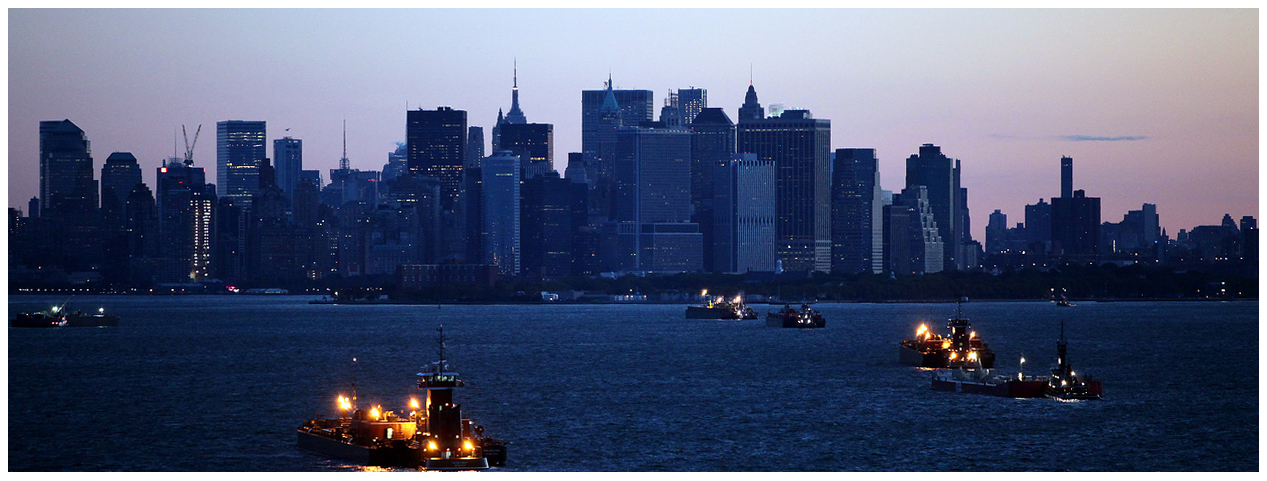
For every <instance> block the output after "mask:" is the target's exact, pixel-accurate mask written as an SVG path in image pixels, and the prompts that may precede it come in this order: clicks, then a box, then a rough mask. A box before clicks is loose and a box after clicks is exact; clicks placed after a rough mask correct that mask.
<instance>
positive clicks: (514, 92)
mask: <svg viewBox="0 0 1267 481" xmlns="http://www.w3.org/2000/svg"><path fill="white" fill-rule="evenodd" d="M511 85H512V86H511V90H510V112H508V113H507V114H506V115H505V116H503V115H502V110H501V109H497V122H496V123H494V124H493V144H492V145H493V150H499V149H500V148H499V147H498V146H499V145H501V140H502V126H503V125H506V124H526V123H528V118H527V117H525V116H524V111H523V110H521V109H520V108H519V61H518V60H516V61H515V74H514V80H513V83H512V84H511ZM481 158H483V157H481Z"/></svg>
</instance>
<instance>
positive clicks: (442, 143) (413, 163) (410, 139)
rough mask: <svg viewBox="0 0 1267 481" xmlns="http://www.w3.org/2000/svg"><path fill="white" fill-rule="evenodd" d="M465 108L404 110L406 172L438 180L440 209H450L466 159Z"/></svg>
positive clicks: (458, 189) (457, 198)
mask: <svg viewBox="0 0 1267 481" xmlns="http://www.w3.org/2000/svg"><path fill="white" fill-rule="evenodd" d="M466 134H467V125H466V111H465V110H454V109H453V108H451V107H438V108H436V110H423V109H418V110H410V111H408V112H406V124H405V137H406V142H407V144H408V149H409V150H408V152H409V159H408V161H409V171H410V172H412V173H414V174H418V175H423V176H427V177H435V178H437V179H440V195H441V199H442V202H441V209H442V210H445V211H453V210H454V209H455V208H456V206H457V203H458V200H459V196H460V194H461V182H462V164H463V162H464V161H465V159H466Z"/></svg>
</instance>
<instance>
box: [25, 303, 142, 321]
mask: <svg viewBox="0 0 1267 481" xmlns="http://www.w3.org/2000/svg"><path fill="white" fill-rule="evenodd" d="M68 302H70V301H69V300H67V301H66V302H63V303H62V305H60V306H53V307H51V308H49V310H47V311H40V312H23V313H20V314H18V315H17V318H15V319H13V320H12V321H9V326H11V327H105V326H117V325H119V316H115V315H109V314H106V309H105V308H104V307H103V308H99V309H97V313H96V314H85V313H84V312H82V311H75V312H71V313H67V312H66V303H68Z"/></svg>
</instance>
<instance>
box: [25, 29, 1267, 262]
mask: <svg viewBox="0 0 1267 481" xmlns="http://www.w3.org/2000/svg"><path fill="white" fill-rule="evenodd" d="M7 15H8V22H7V25H8V43H9V48H8V65H9V76H8V86H9V88H8V92H7V94H8V100H9V117H8V159H7V160H8V164H9V166H8V174H9V182H8V183H7V184H8V185H7V189H8V198H9V206H10V207H16V208H20V209H22V210H23V211H25V210H26V207H27V201H29V200H30V199H31V198H32V197H35V196H38V194H39V192H38V181H39V160H38V159H39V142H38V139H39V122H40V121H42V120H61V119H70V120H71V121H72V122H74V123H75V124H76V125H78V126H79V127H80V128H81V129H83V130H84V131H85V132H86V134H87V136H88V139H89V141H90V142H91V148H92V156H93V160H94V168H95V170H96V172H97V174H96V176H97V177H98V178H100V168H101V165H102V164H103V163H104V162H105V159H106V157H108V156H109V155H110V153H111V152H117V151H122V152H131V153H132V154H133V155H135V156H136V157H137V159H138V160H139V162H140V164H141V167H142V171H143V175H142V180H143V181H145V182H146V183H147V184H149V185H150V186H151V188H152V187H153V185H154V177H155V170H156V168H157V167H158V166H159V165H160V163H161V162H162V160H163V159H165V158H167V157H170V156H172V155H173V153H174V152H181V153H183V152H184V150H185V146H184V145H185V144H184V140H183V138H182V137H181V134H180V130H181V127H182V126H183V127H184V128H185V129H186V130H187V131H188V135H189V140H190V141H193V140H194V139H193V137H194V132H195V130H196V129H197V128H198V126H199V125H201V130H202V132H201V134H200V135H199V136H198V138H197V142H196V144H195V147H194V163H195V166H200V167H205V168H206V169H207V178H208V179H209V180H210V179H214V178H215V170H216V169H215V155H216V152H215V148H216V146H215V123H216V122H217V121H221V120H264V121H266V122H267V138H268V149H267V150H268V155H269V156H270V157H271V156H272V155H273V152H272V150H273V149H272V141H273V139H278V138H281V137H283V136H286V135H289V136H292V137H295V138H298V139H302V140H303V159H304V168H305V169H320V170H322V172H323V173H322V176H323V178H324V179H325V180H326V181H327V182H328V181H329V173H328V170H329V169H333V168H337V167H338V159H339V158H340V157H341V156H342V149H343V144H342V127H343V122H344V121H345V120H346V122H347V157H348V159H350V165H351V167H352V168H355V169H361V170H381V169H382V168H383V165H384V164H385V163H386V162H387V154H388V153H389V152H391V151H393V150H395V147H396V143H397V142H403V141H404V140H405V112H406V110H413V109H418V108H425V109H435V108H436V107H437V106H442V105H443V106H451V107H453V108H455V109H460V110H465V111H467V113H468V114H467V115H468V124H469V125H473V126H482V127H484V131H485V139H486V143H487V141H488V139H491V128H492V127H493V125H494V123H495V121H496V118H497V111H498V109H502V110H509V109H510V101H511V84H512V76H513V74H514V66H515V65H516V64H517V65H518V83H519V92H520V94H519V95H520V106H521V108H522V110H523V112H524V113H525V115H526V116H527V119H528V121H529V122H536V123H550V124H554V140H555V146H554V160H555V168H556V169H558V170H559V171H560V173H562V171H563V169H564V168H565V167H566V163H567V153H568V152H579V151H580V150H581V140H580V139H581V125H580V123H581V91H582V90H597V89H602V88H604V82H605V81H606V80H607V77H608V75H609V74H610V75H611V78H612V79H613V81H614V84H615V87H616V88H622V89H646V90H652V91H653V92H654V93H655V102H656V113H657V116H658V114H659V106H661V105H663V101H664V98H665V97H666V96H667V93H668V91H669V90H671V89H680V88H691V87H695V88H704V89H707V90H708V105H709V106H710V107H721V108H724V109H725V110H726V113H727V115H728V116H730V118H731V119H732V120H736V119H737V110H738V108H739V106H740V105H741V104H742V103H743V96H744V93H745V92H746V91H747V88H748V84H749V82H751V83H752V85H753V86H754V87H755V89H756V92H757V95H758V98H759V101H760V102H761V104H762V105H763V106H765V107H767V109H768V108H769V107H770V105H771V104H773V103H781V104H783V105H784V106H785V108H789V109H791V108H800V109H807V110H809V111H810V112H811V113H812V114H813V116H814V117H815V118H824V119H830V120H831V126H832V133H831V147H832V149H837V148H874V149H876V153H877V156H878V157H879V159H880V173H881V174H880V175H881V185H882V188H884V189H885V190H892V191H900V190H901V189H902V188H903V187H904V186H905V161H906V158H907V157H909V156H911V155H912V154H915V153H917V152H918V150H919V146H920V145H921V144H925V143H932V144H935V145H938V146H940V147H941V149H942V152H943V153H944V154H946V155H947V156H949V157H951V158H955V159H959V160H960V161H961V162H962V185H963V186H964V187H967V188H968V203H969V209H970V212H971V215H972V221H971V222H972V235H973V237H974V238H975V239H977V240H979V241H981V242H982V243H984V241H985V226H986V223H987V222H988V216H989V214H990V213H991V212H993V211H994V210H995V209H999V210H1001V211H1002V212H1003V213H1004V214H1007V215H1008V224H1009V225H1010V226H1014V225H1015V224H1016V223H1018V222H1024V206H1025V205H1026V204H1033V203H1036V202H1037V201H1038V200H1039V199H1040V198H1041V199H1046V200H1047V201H1048V202H1050V198H1051V197H1053V196H1058V195H1059V194H1060V158H1061V157H1062V156H1069V157H1072V158H1073V159H1074V188H1075V189H1083V190H1085V191H1086V195H1087V196H1089V197H1099V198H1100V199H1101V219H1102V220H1103V221H1108V222H1119V221H1121V220H1122V217H1123V216H1124V215H1125V214H1126V212H1127V211H1128V210H1138V209H1140V207H1141V206H1142V205H1143V204H1144V203H1151V204H1156V205H1157V212H1158V214H1159V215H1160V221H1161V225H1162V226H1163V227H1165V228H1167V230H1168V233H1169V235H1170V236H1171V238H1174V236H1175V234H1176V233H1177V232H1178V231H1179V229H1191V228H1192V227H1194V226H1197V225H1209V224H1218V223H1219V222H1220V220H1221V219H1222V217H1223V214H1224V213H1228V214H1231V215H1232V217H1233V218H1234V219H1237V220H1238V221H1239V219H1240V218H1241V216H1245V215H1250V216H1254V217H1255V218H1257V217H1258V191H1259V181H1258V175H1259V174H1258V166H1259V150H1258V139H1259V120H1258V118H1259V117H1258V113H1259V94H1258V87H1259V77H1258V72H1259V32H1258V11H1257V10H1253V9H1241V10H1188V9H1112V10H1100V9H1077V10H1065V9H1022V10H999V9H950V10H930V9H882V10H868V9H863V10H858V9H827V10H820V9H757V10H752V9H641V10H626V9H498V8H487V9H469V10H449V9H410V10H392V9H347V10H326V9H107V10H89V9H51V10H50V9H9V10H8V11H7ZM287 129H288V130H287ZM485 149H486V151H487V150H488V146H487V145H486V146H485ZM182 155H183V154H182Z"/></svg>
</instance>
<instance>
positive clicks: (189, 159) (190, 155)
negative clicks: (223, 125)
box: [180, 124, 202, 167]
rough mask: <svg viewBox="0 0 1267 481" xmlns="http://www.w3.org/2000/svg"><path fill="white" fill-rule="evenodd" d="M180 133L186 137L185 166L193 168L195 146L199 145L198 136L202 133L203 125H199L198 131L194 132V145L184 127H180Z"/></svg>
mask: <svg viewBox="0 0 1267 481" xmlns="http://www.w3.org/2000/svg"><path fill="white" fill-rule="evenodd" d="M180 133H181V135H184V136H185V166H186V167H193V166H194V145H196V144H197V143H198V134H201V133H202V124H198V130H195V131H194V141H193V143H190V142H189V133H188V132H186V131H185V126H184V125H181V126H180Z"/></svg>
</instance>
